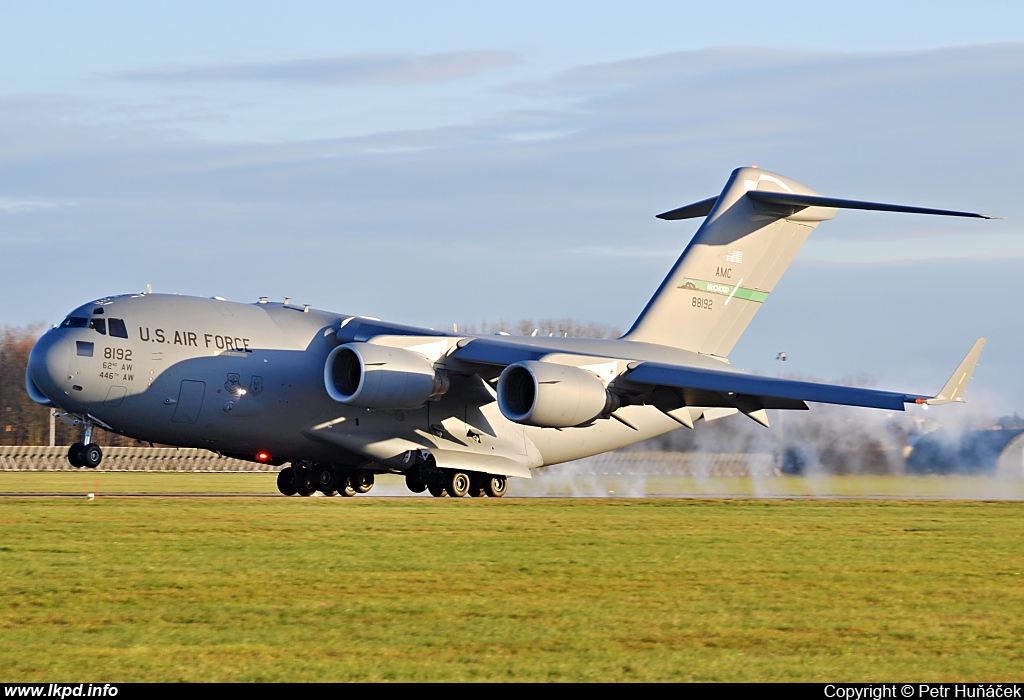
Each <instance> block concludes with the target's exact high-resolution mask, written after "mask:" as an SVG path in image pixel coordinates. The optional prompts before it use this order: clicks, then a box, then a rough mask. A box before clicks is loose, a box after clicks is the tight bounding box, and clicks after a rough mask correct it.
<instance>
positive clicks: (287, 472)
mask: <svg viewBox="0 0 1024 700" xmlns="http://www.w3.org/2000/svg"><path fill="white" fill-rule="evenodd" d="M294 475H295V470H294V469H292V468H291V467H285V468H284V469H282V470H281V471H279V472H278V473H277V490H278V491H280V492H281V493H283V494H284V495H285V496H294V495H295V494H296V489H295V482H294V481H292V477H293V476H294Z"/></svg>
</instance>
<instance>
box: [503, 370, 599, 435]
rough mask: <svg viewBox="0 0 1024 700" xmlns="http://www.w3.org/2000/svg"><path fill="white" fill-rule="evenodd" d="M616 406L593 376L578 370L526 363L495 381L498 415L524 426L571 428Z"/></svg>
mask: <svg viewBox="0 0 1024 700" xmlns="http://www.w3.org/2000/svg"><path fill="white" fill-rule="evenodd" d="M616 406H617V401H616V397H615V396H614V395H612V394H610V393H609V392H608V390H607V389H606V388H605V386H604V384H602V383H601V380H600V379H598V378H597V375H595V374H594V373H592V372H588V371H587V370H585V369H580V368H579V367H570V366H568V365H557V364H554V363H551V362H537V361H534V360H528V361H525V362H516V363H515V364H512V365H509V366H508V367H506V368H505V371H504V372H502V373H501V377H500V378H499V379H498V407H499V408H500V409H501V413H502V415H504V416H505V417H506V418H508V419H509V420H511V421H515V422H516V423H522V424H524V425H535V426H537V427H540V428H571V427H573V426H576V425H583V424H584V423H589V422H590V421H592V420H594V419H595V418H597V417H599V416H601V415H605V414H607V413H610V412H611V411H613V410H615V408H616Z"/></svg>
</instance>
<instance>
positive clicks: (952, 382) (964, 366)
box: [914, 338, 986, 406]
mask: <svg viewBox="0 0 1024 700" xmlns="http://www.w3.org/2000/svg"><path fill="white" fill-rule="evenodd" d="M985 340H986V339H985V338H978V340H977V341H975V343H974V346H973V347H972V348H971V350H970V352H968V353H967V356H966V357H964V359H963V361H962V362H961V363H960V365H959V366H958V367H957V368H956V371H955V372H953V376H952V377H950V378H949V381H948V382H946V386H944V387H942V391H940V392H939V393H938V394H937V395H935V396H932V397H930V398H929V397H927V396H918V397H916V398H915V399H914V403H921V404H927V405H929V406H940V405H942V404H947V403H953V402H954V401H956V402H959V403H963V401H964V392H965V391H967V384H968V383H969V382H970V381H971V375H972V374H974V368H975V367H976V366H977V365H978V358H979V357H980V356H981V351H982V349H984V347H985Z"/></svg>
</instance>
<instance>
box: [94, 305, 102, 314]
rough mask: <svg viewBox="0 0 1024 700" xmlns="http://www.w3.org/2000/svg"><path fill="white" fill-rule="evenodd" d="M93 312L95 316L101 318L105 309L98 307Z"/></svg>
mask: <svg viewBox="0 0 1024 700" xmlns="http://www.w3.org/2000/svg"><path fill="white" fill-rule="evenodd" d="M92 312H93V314H95V315H97V316H99V315H100V314H102V313H103V307H102V306H97V307H96V308H95V309H93V310H92Z"/></svg>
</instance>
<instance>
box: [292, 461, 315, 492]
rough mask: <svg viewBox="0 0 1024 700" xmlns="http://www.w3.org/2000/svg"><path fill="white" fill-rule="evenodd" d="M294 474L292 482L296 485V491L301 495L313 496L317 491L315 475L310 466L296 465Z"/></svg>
mask: <svg viewBox="0 0 1024 700" xmlns="http://www.w3.org/2000/svg"><path fill="white" fill-rule="evenodd" d="M294 469H295V471H294V473H293V474H292V484H293V485H294V486H295V493H297V494H299V495H300V496H312V495H313V493H314V492H315V491H316V485H315V484H313V475H312V473H311V470H310V468H309V467H306V466H303V467H295V468H294Z"/></svg>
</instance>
